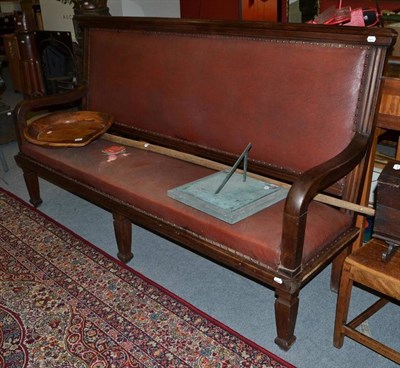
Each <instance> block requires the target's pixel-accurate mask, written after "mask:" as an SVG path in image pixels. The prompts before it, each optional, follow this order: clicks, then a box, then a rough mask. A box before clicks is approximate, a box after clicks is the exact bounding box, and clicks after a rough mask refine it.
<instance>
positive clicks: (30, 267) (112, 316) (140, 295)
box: [0, 189, 293, 368]
mask: <svg viewBox="0 0 400 368" xmlns="http://www.w3.org/2000/svg"><path fill="white" fill-rule="evenodd" d="M0 367H7V368H17V367H18V368H19V367H46V368H50V367H57V368H72V367H79V368H83V367H93V368H105V367H115V368H125V367H235V368H236V367H254V368H256V367H263V368H267V367H274V368H278V367H279V368H289V367H293V366H292V365H291V364H288V363H287V362H285V361H284V360H282V359H280V358H279V357H277V356H275V355H273V354H272V353H270V352H268V351H266V350H265V349H263V348H261V347H259V346H257V345H256V344H254V343H252V342H250V341H249V340H246V339H245V338H243V337H241V336H239V335H238V334H237V333H235V332H234V331H232V330H231V329H229V328H227V327H226V326H224V325H222V324H221V323H219V322H217V321H216V320H214V319H212V318H211V317H209V316H207V315H206V314H205V313H203V312H201V311H199V310H198V309H196V308H194V307H193V306H191V305H189V304H188V303H187V302H185V301H184V300H182V299H179V298H178V297H176V296H175V295H173V294H171V293H170V292H168V291H167V290H165V289H163V288H162V287H160V286H158V285H157V284H155V283H154V282H152V281H151V280H149V279H147V278H145V277H144V276H142V275H140V274H139V273H137V272H135V271H134V270H132V269H131V268H129V267H127V266H126V265H124V264H122V263H121V262H119V261H117V260H115V259H113V258H112V257H110V256H109V255H107V254H106V253H104V252H103V251H101V250H100V249H98V248H96V247H95V246H93V245H91V244H90V243H88V242H87V241H85V240H84V239H82V238H80V237H79V236H77V235H76V234H73V233H72V232H71V231H69V230H68V229H66V228H64V227H63V226H61V225H60V224H58V223H56V222H55V221H53V220H52V219H50V218H49V217H47V216H46V215H44V214H42V213H41V212H39V211H38V210H36V209H34V208H32V207H31V206H29V205H27V204H26V203H25V202H23V201H21V200H20V199H18V198H16V197H14V196H13V195H12V194H10V193H7V192H5V191H3V190H1V189H0Z"/></svg>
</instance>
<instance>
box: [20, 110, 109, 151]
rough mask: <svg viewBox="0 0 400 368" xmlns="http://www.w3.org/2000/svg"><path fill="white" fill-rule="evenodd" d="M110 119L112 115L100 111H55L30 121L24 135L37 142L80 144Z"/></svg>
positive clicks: (105, 127)
mask: <svg viewBox="0 0 400 368" xmlns="http://www.w3.org/2000/svg"><path fill="white" fill-rule="evenodd" d="M113 122H114V117H113V116H112V115H110V114H107V113H104V112H97V111H73V112H56V113H50V114H48V115H46V116H43V117H41V118H39V119H37V120H35V121H33V122H32V123H31V124H30V125H29V126H27V127H26V128H25V130H24V136H25V138H26V140H27V141H29V142H31V143H34V144H38V145H40V146H46V147H82V146H85V145H86V144H88V143H90V142H91V141H93V140H94V139H96V138H98V137H99V136H100V135H102V134H104V133H105V132H106V131H107V130H108V129H109V128H110V126H111V125H112V123H113Z"/></svg>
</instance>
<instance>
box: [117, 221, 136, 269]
mask: <svg viewBox="0 0 400 368" xmlns="http://www.w3.org/2000/svg"><path fill="white" fill-rule="evenodd" d="M113 218H114V232H115V238H116V240H117V245H118V255H117V256H118V258H119V259H120V260H121V261H122V262H124V263H128V262H129V261H130V260H131V259H132V258H133V253H132V223H131V222H130V221H129V220H128V219H127V218H126V217H125V216H122V215H121V214H119V213H113Z"/></svg>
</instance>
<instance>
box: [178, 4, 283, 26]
mask: <svg viewBox="0 0 400 368" xmlns="http://www.w3.org/2000/svg"><path fill="white" fill-rule="evenodd" d="M180 6H181V17H182V18H191V19H225V20H235V19H244V20H264V21H270V22H280V21H282V22H286V21H287V0H285V1H282V0H218V1H215V0H180Z"/></svg>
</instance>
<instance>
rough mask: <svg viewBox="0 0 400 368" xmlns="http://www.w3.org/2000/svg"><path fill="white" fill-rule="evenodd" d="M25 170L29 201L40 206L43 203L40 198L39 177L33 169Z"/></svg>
mask: <svg viewBox="0 0 400 368" xmlns="http://www.w3.org/2000/svg"><path fill="white" fill-rule="evenodd" d="M23 172H24V180H25V185H26V188H27V189H28V193H29V198H30V199H29V202H31V203H32V204H33V205H34V206H35V207H39V206H40V205H41V204H42V199H41V198H40V188H39V178H38V176H37V174H36V173H35V172H33V171H29V170H25V169H24V170H23Z"/></svg>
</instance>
